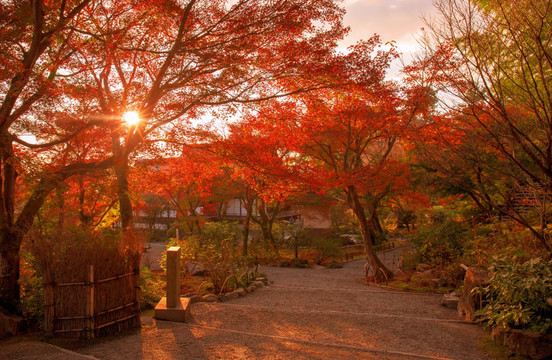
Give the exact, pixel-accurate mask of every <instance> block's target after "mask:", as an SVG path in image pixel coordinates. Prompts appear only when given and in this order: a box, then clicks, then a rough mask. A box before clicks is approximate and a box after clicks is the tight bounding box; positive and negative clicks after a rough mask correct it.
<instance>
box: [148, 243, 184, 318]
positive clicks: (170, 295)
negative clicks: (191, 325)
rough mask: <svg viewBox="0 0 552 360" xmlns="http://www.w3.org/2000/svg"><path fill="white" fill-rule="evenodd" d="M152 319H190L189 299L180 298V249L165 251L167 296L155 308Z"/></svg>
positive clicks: (173, 247) (175, 247)
mask: <svg viewBox="0 0 552 360" xmlns="http://www.w3.org/2000/svg"><path fill="white" fill-rule="evenodd" d="M153 317H154V318H156V319H159V320H168V321H178V322H186V321H187V320H188V319H189V318H190V299H189V298H181V297H180V247H178V246H172V247H170V248H169V249H168V250H167V296H166V297H164V298H162V299H161V300H160V301H159V304H157V306H156V307H155V314H154V315H153Z"/></svg>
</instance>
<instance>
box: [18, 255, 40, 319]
mask: <svg viewBox="0 0 552 360" xmlns="http://www.w3.org/2000/svg"><path fill="white" fill-rule="evenodd" d="M31 258H32V256H31V254H30V253H28V252H26V251H23V252H22V259H21V260H22V261H21V272H20V276H19V286H20V288H21V303H20V311H21V314H22V315H23V318H24V319H26V320H28V322H29V323H33V324H38V325H39V326H42V325H43V322H44V283H43V281H42V277H41V276H40V275H39V274H37V272H36V271H35V270H34V269H33V267H32V265H31V262H30V261H29V260H31ZM31 261H32V260H31Z"/></svg>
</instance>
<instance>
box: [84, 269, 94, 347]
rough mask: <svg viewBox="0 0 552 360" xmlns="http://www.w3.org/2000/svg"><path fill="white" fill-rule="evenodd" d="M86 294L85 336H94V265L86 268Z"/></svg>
mask: <svg viewBox="0 0 552 360" xmlns="http://www.w3.org/2000/svg"><path fill="white" fill-rule="evenodd" d="M87 270H88V271H87V279H86V280H87V283H88V287H87V294H86V314H85V316H86V317H87V319H86V322H87V329H88V333H87V335H86V337H87V338H89V339H93V338H94V329H95V327H94V265H88V269H87Z"/></svg>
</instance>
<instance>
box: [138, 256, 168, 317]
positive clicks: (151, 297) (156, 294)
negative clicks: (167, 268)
mask: <svg viewBox="0 0 552 360" xmlns="http://www.w3.org/2000/svg"><path fill="white" fill-rule="evenodd" d="M164 294H165V284H164V281H161V279H159V277H158V276H156V275H154V274H153V273H152V272H151V271H150V269H148V268H147V267H146V266H142V267H141V268H140V309H141V310H145V309H153V308H155V306H156V305H157V303H158V302H159V300H161V298H162V297H163V295H164Z"/></svg>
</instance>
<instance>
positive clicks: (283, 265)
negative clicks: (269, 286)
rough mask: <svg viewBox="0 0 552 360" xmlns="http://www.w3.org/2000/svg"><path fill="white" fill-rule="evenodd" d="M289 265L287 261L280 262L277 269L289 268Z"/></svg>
mask: <svg viewBox="0 0 552 360" xmlns="http://www.w3.org/2000/svg"><path fill="white" fill-rule="evenodd" d="M290 266H291V263H290V262H289V261H288V260H282V261H280V262H279V263H278V267H290Z"/></svg>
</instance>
